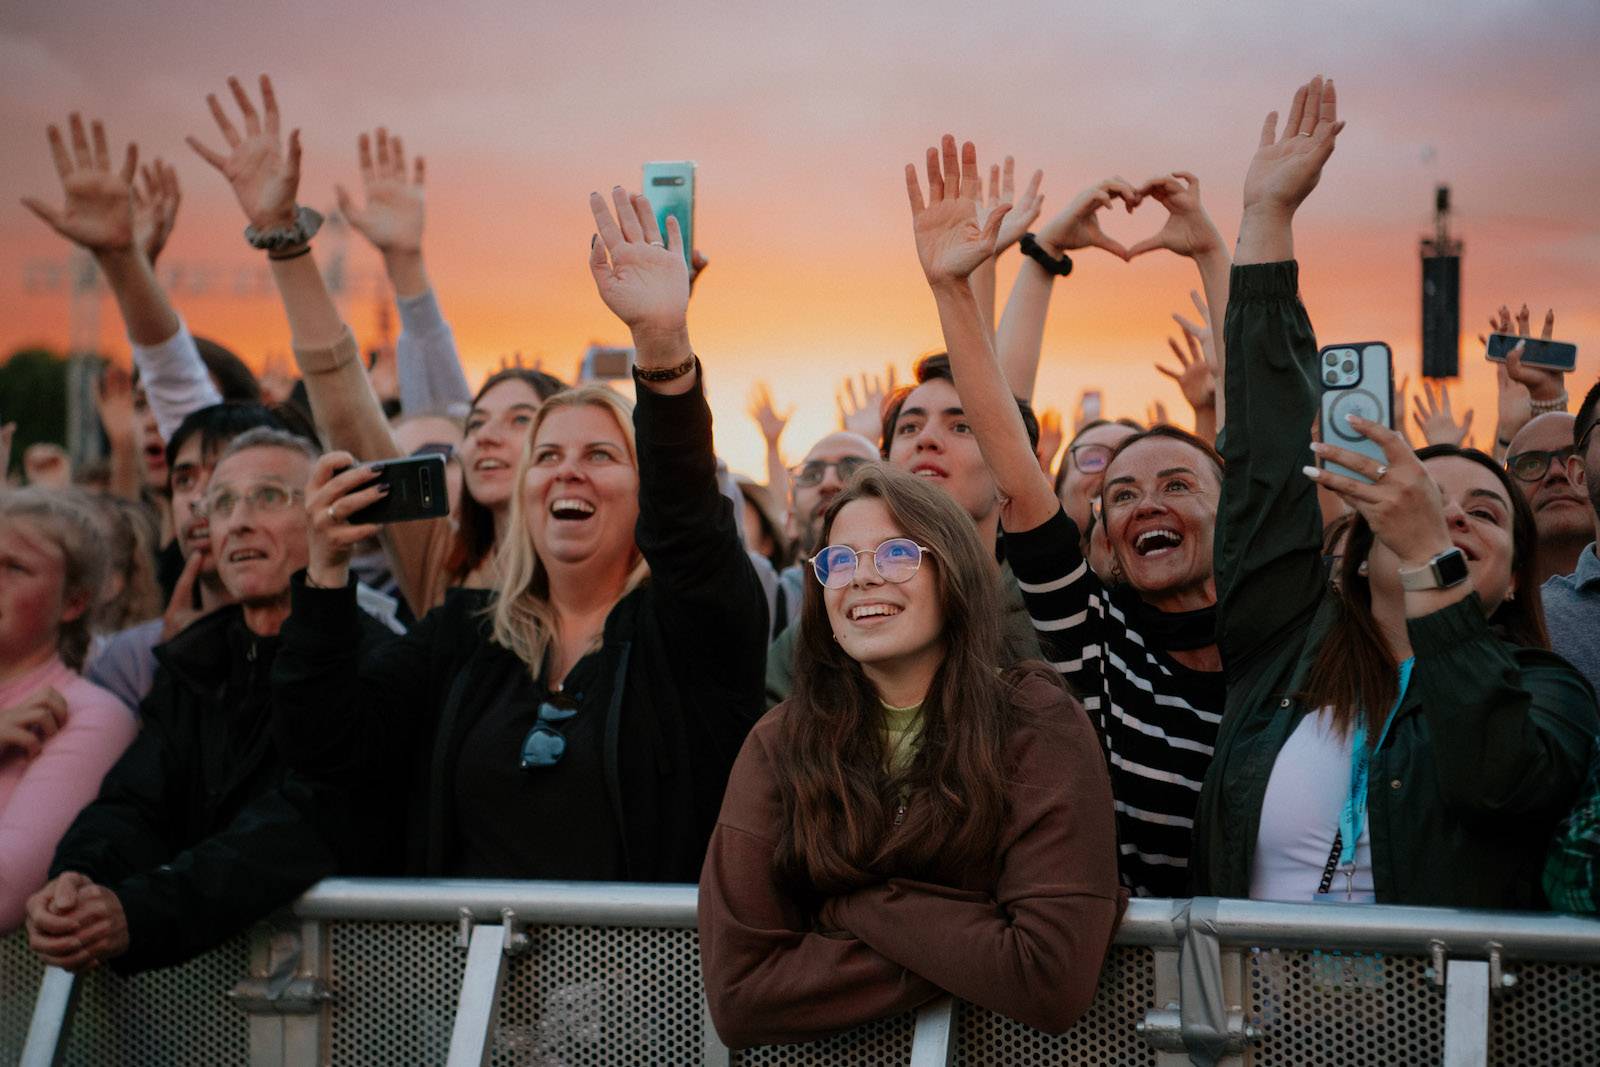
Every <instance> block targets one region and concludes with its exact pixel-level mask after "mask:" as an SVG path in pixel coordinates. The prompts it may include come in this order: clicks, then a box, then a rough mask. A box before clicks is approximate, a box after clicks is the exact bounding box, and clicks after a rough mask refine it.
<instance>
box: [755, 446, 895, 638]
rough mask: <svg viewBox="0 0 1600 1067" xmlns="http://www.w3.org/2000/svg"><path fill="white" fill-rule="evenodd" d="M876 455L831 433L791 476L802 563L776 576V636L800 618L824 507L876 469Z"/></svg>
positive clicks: (793, 532)
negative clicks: (853, 479) (855, 478)
mask: <svg viewBox="0 0 1600 1067" xmlns="http://www.w3.org/2000/svg"><path fill="white" fill-rule="evenodd" d="M877 460H878V450H877V449H876V448H874V447H873V446H872V442H871V441H868V440H867V439H866V438H865V437H862V436H861V435H860V434H858V433H850V432H848V431H840V432H837V433H830V434H828V435H827V436H826V437H824V438H823V439H822V440H820V441H818V442H817V443H816V444H814V445H812V446H811V451H809V452H807V453H806V458H805V459H804V460H803V461H801V463H800V465H799V466H797V467H794V468H792V469H791V470H790V471H789V535H790V537H792V538H793V540H794V544H795V551H796V553H797V554H798V555H799V556H800V557H801V558H800V559H798V560H796V561H795V562H794V563H792V564H790V565H789V566H787V567H785V568H784V569H783V571H782V572H781V573H780V574H779V575H778V589H779V612H780V614H781V618H780V619H778V620H777V625H776V626H775V627H774V630H775V631H782V630H783V629H785V628H786V627H788V626H791V625H793V624H794V621H795V620H796V619H798V618H799V617H800V602H801V600H802V599H803V598H804V596H805V589H806V585H805V583H806V573H807V571H809V570H810V569H811V564H810V563H808V562H806V560H807V559H809V558H810V557H811V556H812V555H813V554H814V553H815V552H816V551H817V549H819V548H821V547H822V546H821V545H818V544H817V536H818V534H819V532H820V531H821V530H822V513H823V512H824V511H826V510H827V508H828V502H829V501H831V500H832V499H833V498H834V497H836V496H838V495H839V492H840V490H842V489H843V488H844V486H845V483H846V482H848V481H849V480H850V475H852V474H854V473H855V472H856V470H858V469H859V468H860V467H861V466H862V465H863V464H867V463H875V462H877Z"/></svg>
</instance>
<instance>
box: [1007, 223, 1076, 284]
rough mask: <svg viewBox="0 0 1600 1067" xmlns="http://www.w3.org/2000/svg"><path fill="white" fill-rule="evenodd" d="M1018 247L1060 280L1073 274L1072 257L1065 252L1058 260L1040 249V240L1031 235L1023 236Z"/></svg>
mask: <svg viewBox="0 0 1600 1067" xmlns="http://www.w3.org/2000/svg"><path fill="white" fill-rule="evenodd" d="M1017 247H1018V248H1019V249H1021V250H1022V254H1023V255H1025V256H1027V257H1028V258H1029V259H1031V260H1033V261H1034V262H1035V263H1037V264H1039V266H1041V267H1043V268H1044V269H1045V271H1046V272H1047V273H1050V274H1054V275H1055V276H1056V277H1058V278H1065V277H1066V276H1067V275H1069V274H1071V273H1072V257H1071V256H1069V255H1067V254H1066V253H1065V252H1063V253H1061V258H1059V259H1057V258H1056V257H1055V256H1052V255H1051V254H1050V253H1049V252H1046V251H1045V250H1044V249H1043V248H1040V247H1039V241H1038V239H1037V238H1035V237H1034V236H1033V234H1031V233H1025V234H1023V235H1022V240H1020V241H1018V242H1017Z"/></svg>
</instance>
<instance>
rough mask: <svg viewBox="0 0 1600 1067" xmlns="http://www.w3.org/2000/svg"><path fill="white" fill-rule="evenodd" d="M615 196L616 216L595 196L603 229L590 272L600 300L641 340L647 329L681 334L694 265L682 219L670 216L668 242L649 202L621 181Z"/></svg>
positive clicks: (593, 207) (642, 355)
mask: <svg viewBox="0 0 1600 1067" xmlns="http://www.w3.org/2000/svg"><path fill="white" fill-rule="evenodd" d="M611 200H612V203H613V204H614V205H615V207H616V214H615V216H613V215H612V210H611V207H610V206H608V205H607V204H606V200H605V197H603V196H601V195H600V194H599V193H590V194H589V210H590V211H591V212H593V214H594V222H595V228H596V229H597V230H598V231H599V232H598V234H597V235H596V236H595V238H594V239H593V240H592V241H591V242H590V244H589V272H590V273H591V274H593V275H594V284H595V288H596V289H598V290H599V291H600V299H601V300H603V301H605V305H606V307H608V308H610V309H611V313H612V314H614V315H616V317H617V318H619V319H621V320H622V321H623V323H624V324H626V325H627V327H628V329H630V330H632V331H633V333H634V335H635V341H636V342H637V340H638V336H639V335H640V334H641V333H644V334H672V333H681V332H682V331H684V329H685V316H686V314H687V312H688V308H689V265H688V263H686V262H685V261H684V258H683V234H682V233H680V232H679V231H678V220H677V219H676V218H674V217H672V216H668V218H667V233H666V239H665V240H664V241H663V240H662V234H661V230H660V228H659V227H658V226H657V225H656V213H655V210H654V209H653V208H651V206H650V202H649V201H648V200H646V199H645V198H644V197H642V196H629V195H628V194H627V193H626V192H624V191H623V188H622V186H620V185H619V186H616V187H615V188H614V189H613V190H612V191H611ZM635 347H638V348H640V351H639V352H638V358H639V362H640V364H641V365H644V366H647V367H648V366H649V365H650V364H648V363H646V360H647V358H648V357H647V353H646V352H645V351H643V347H642V346H639V345H637V344H636V346H635Z"/></svg>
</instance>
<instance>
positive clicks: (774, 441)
mask: <svg viewBox="0 0 1600 1067" xmlns="http://www.w3.org/2000/svg"><path fill="white" fill-rule="evenodd" d="M749 410H750V417H751V418H752V419H754V420H755V423H756V425H757V426H758V427H760V428H761V439H762V440H763V441H765V442H766V445H767V488H768V489H769V490H771V492H772V496H773V499H775V500H777V501H779V502H780V503H781V504H782V505H783V507H784V508H785V509H787V508H788V506H789V468H788V467H786V466H785V465H784V462H783V449H782V448H781V447H779V441H780V440H781V439H782V437H783V430H784V427H786V426H788V425H789V419H790V418H792V417H793V416H794V407H793V406H791V407H790V408H789V410H787V411H785V412H784V413H783V414H782V415H780V414H778V411H777V409H776V408H774V407H773V406H772V391H771V390H770V389H768V388H767V383H766V382H757V383H756V385H755V388H754V389H753V390H751V393H750V409H749Z"/></svg>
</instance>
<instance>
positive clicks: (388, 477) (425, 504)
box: [346, 453, 450, 526]
mask: <svg viewBox="0 0 1600 1067" xmlns="http://www.w3.org/2000/svg"><path fill="white" fill-rule="evenodd" d="M371 466H373V467H376V468H377V469H378V472H379V473H378V478H377V480H376V481H375V482H373V483H371V484H381V485H387V486H388V487H389V495H388V496H386V497H384V498H383V499H381V500H378V501H376V502H375V503H372V504H368V505H367V506H366V507H364V508H362V509H360V510H359V511H356V512H354V513H352V514H351V515H350V517H349V518H348V519H347V520H346V521H347V522H350V523H351V524H353V525H357V526H360V525H364V524H366V523H369V522H375V523H391V522H410V521H411V520H413V519H437V518H440V517H442V516H444V515H446V514H448V513H449V511H450V493H449V488H448V486H447V485H446V483H445V477H444V457H443V456H440V455H437V454H433V453H430V454H426V455H421V456H403V457H400V458H398V459H386V460H379V461H377V462H376V463H373V464H371Z"/></svg>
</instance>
